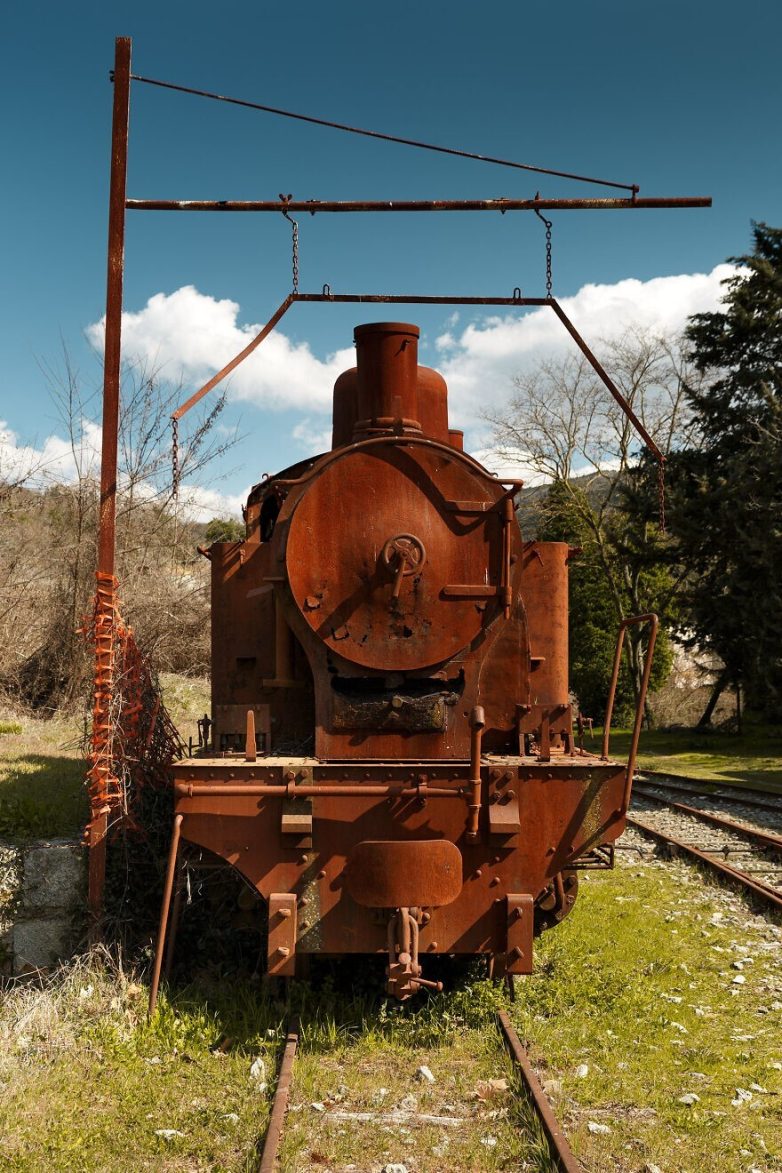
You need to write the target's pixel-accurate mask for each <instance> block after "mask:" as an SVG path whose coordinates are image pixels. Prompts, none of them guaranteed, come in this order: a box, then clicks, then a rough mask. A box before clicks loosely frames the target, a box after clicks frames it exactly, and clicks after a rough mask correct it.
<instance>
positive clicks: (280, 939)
mask: <svg viewBox="0 0 782 1173" xmlns="http://www.w3.org/2000/svg"><path fill="white" fill-rule="evenodd" d="M267 972H268V973H270V974H274V975H275V976H276V977H293V975H294V973H295V972H296V896H295V895H294V894H293V893H290V892H272V894H271V895H270V897H269V942H268V960H267Z"/></svg>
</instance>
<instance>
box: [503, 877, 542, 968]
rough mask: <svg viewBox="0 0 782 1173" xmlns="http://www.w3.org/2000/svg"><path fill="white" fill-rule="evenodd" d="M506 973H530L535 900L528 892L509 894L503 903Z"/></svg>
mask: <svg viewBox="0 0 782 1173" xmlns="http://www.w3.org/2000/svg"><path fill="white" fill-rule="evenodd" d="M505 912H506V924H507V929H506V933H507V944H506V951H505V971H506V973H532V970H533V964H532V937H533V928H534V917H535V900H534V897H533V896H532V894H531V893H529V892H521V893H519V892H509V893H508V896H507V897H506V901H505Z"/></svg>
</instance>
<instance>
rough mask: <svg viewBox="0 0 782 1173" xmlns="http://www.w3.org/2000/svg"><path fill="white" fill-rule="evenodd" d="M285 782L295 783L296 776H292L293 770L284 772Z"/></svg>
mask: <svg viewBox="0 0 782 1173" xmlns="http://www.w3.org/2000/svg"><path fill="white" fill-rule="evenodd" d="M285 781H286V782H295V781H296V775H295V774H294V772H293V770H286V771H285Z"/></svg>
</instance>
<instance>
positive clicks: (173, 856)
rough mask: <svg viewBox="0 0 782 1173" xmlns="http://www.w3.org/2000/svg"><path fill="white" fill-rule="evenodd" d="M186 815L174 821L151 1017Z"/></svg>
mask: <svg viewBox="0 0 782 1173" xmlns="http://www.w3.org/2000/svg"><path fill="white" fill-rule="evenodd" d="M183 819H184V815H177V816H176V818H175V819H174V830H173V833H172V835H171V847H170V848H169V852H168V868H167V870H166V884H165V887H164V889H163V903H162V904H161V906H160V924H159V925H158V930H157V945H156V946H155V965H154V968H153V970H152V984H151V986H150V988H149V1017H150V1018H151V1017H152V1015H153V1014H154V1013H155V1006H156V1004H157V992H158V987H159V985H160V967H161V966H162V964H163V950H164V947H165V944H166V929H167V928H168V913H169V909H170V907H171V892H172V889H173V887H174V876H175V874H176V865H177V859H178V856H179V835H180V832H181V830H182V820H183Z"/></svg>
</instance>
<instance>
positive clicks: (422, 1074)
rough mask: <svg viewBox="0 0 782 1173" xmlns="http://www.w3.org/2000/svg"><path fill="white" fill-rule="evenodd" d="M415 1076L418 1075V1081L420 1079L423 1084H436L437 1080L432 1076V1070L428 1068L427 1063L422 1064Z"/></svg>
mask: <svg viewBox="0 0 782 1173" xmlns="http://www.w3.org/2000/svg"><path fill="white" fill-rule="evenodd" d="M415 1075H416V1079H419V1080H420V1081H421V1083H434V1082H435V1078H434V1076H433V1075H432V1071H431V1068H429V1067H427V1066H426V1064H425V1063H422V1064H421V1066H420V1067H419V1068H418V1070H417V1071H416V1073H415Z"/></svg>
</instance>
